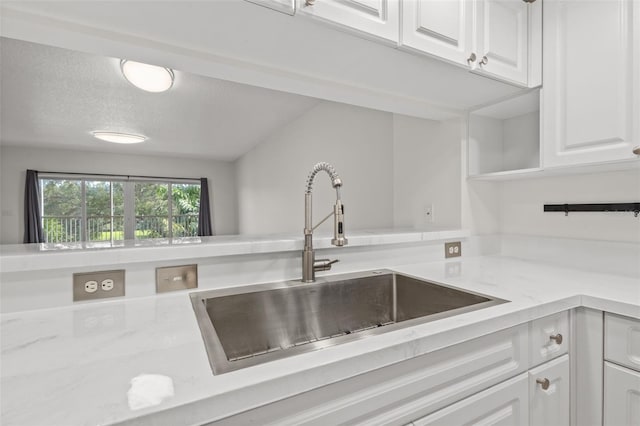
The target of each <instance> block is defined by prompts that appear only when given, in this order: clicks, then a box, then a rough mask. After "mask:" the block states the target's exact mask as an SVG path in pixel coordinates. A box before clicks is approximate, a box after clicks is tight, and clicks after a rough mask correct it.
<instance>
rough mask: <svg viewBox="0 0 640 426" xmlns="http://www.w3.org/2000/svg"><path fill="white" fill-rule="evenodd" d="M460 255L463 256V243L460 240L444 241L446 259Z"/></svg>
mask: <svg viewBox="0 0 640 426" xmlns="http://www.w3.org/2000/svg"><path fill="white" fill-rule="evenodd" d="M460 256H462V243H461V242H460V241H454V242H451V243H444V257H445V259H448V258H450V257H460Z"/></svg>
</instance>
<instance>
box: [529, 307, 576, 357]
mask: <svg viewBox="0 0 640 426" xmlns="http://www.w3.org/2000/svg"><path fill="white" fill-rule="evenodd" d="M529 338H530V339H531V343H530V346H529V347H530V350H531V357H530V359H531V365H538V364H541V363H543V362H546V361H549V360H552V359H554V358H556V357H558V356H560V355H562V354H566V353H567V351H568V349H569V312H567V311H565V312H559V313H557V314H554V315H549V316H547V317H544V318H540V319H537V320H535V321H532V322H531V328H530V331H529Z"/></svg>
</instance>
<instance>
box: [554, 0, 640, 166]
mask: <svg viewBox="0 0 640 426" xmlns="http://www.w3.org/2000/svg"><path fill="white" fill-rule="evenodd" d="M639 9H640V3H639V2H637V1H635V0H593V1H566V0H545V2H544V54H543V57H544V70H543V80H544V87H543V91H542V111H543V123H544V126H543V129H544V133H543V140H544V165H545V167H557V166H567V165H577V164H590V163H601V162H610V161H617V160H625V159H634V158H636V157H637V156H636V155H635V154H633V152H632V151H633V147H634V145H638V144H640V140H639V136H638V135H639V133H640V131H639V120H640V108H639V102H640V96H639V90H640V87H639V86H640V78H639V77H638V76H640V49H639V48H638V46H640V35H639V34H640V10H639Z"/></svg>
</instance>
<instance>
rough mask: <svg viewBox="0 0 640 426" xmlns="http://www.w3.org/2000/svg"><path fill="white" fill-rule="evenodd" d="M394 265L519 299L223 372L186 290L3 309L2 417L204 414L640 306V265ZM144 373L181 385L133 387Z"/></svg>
mask: <svg viewBox="0 0 640 426" xmlns="http://www.w3.org/2000/svg"><path fill="white" fill-rule="evenodd" d="M392 269H393V270H395V271H398V272H402V273H406V274H410V275H414V276H416V277H420V278H425V279H429V280H433V281H437V282H441V283H445V284H448V285H452V286H455V287H459V288H462V289H467V290H471V291H475V292H479V293H484V294H488V295H491V296H494V297H498V298H502V299H507V300H510V301H511V302H510V303H505V304H501V305H497V306H492V307H489V308H486V309H481V310H478V311H474V312H469V313H465V314H461V315H458V316H453V317H449V318H445V319H442V320H438V321H433V322H430V323H426V324H422V325H418V326H414V327H409V328H405V329H402V330H397V331H392V332H389V333H383V334H380V335H375V336H368V337H366V338H364V339H361V340H357V341H354V342H350V343H346V344H343V345H338V346H332V347H328V348H324V349H321V350H318V351H314V352H310V353H306V354H303V355H299V356H295V357H291V358H287V359H282V360H278V361H273V362H270V363H266V364H262V365H259V366H255V367H250V368H246V369H244V370H238V371H234V372H231V373H227V374H223V375H219V376H214V375H213V374H212V373H211V369H210V367H209V363H208V360H207V355H206V352H205V348H204V344H203V341H202V337H201V336H200V331H199V329H198V326H197V324H196V319H195V315H194V313H193V309H192V307H191V302H190V300H189V296H188V293H186V292H181V293H178V294H171V295H161V296H154V297H148V298H134V299H123V300H117V301H106V302H98V303H91V304H83V305H78V306H71V307H65V308H56V309H47V310H39V311H31V312H18V313H12V314H4V315H2V316H1V348H2V364H1V395H2V398H1V400H2V411H1V415H2V417H1V420H2V424H3V425H4V426H10V425H20V426H27V425H45V424H46V425H50V426H52V425H65V426H68V425H96V424H102V425H103V424H111V423H118V422H124V423H126V424H136V425H153V424H167V425H169V424H170V425H175V426H178V425H192V424H201V423H203V422H206V421H210V420H214V419H217V418H222V417H225V416H228V415H231V414H233V413H237V412H240V411H244V410H247V409H250V408H253V407H256V406H260V405H263V404H265V403H269V402H272V401H275V400H278V399H282V398H286V397H288V396H292V395H294V394H297V393H300V392H304V391H307V390H310V389H313V388H316V387H319V386H323V385H326V384H329V383H332V382H335V381H338V380H342V379H345V378H348V377H352V376H354V375H357V374H360V373H364V372H367V371H370V370H373V369H376V368H380V367H382V366H386V365H390V364H393V363H396V362H400V361H403V360H406V359H409V358H412V357H415V356H418V355H422V354H425V353H428V352H431V351H434V350H437V349H439V348H442V347H446V346H449V345H452V344H456V343H459V342H462V341H466V340H469V339H472V338H475V337H479V336H482V335H485V334H488V333H492V332H495V331H498V330H501V329H504V328H508V327H511V326H514V325H516V324H520V323H523V322H527V321H530V320H532V319H536V318H540V317H543V316H546V315H550V314H553V313H556V312H559V311H563V310H566V309H571V308H575V307H578V306H586V307H590V308H595V309H600V310H604V311H608V312H613V313H617V314H620V315H626V316H631V317H635V318H640V280H639V279H638V278H637V277H636V278H629V277H623V276H617V275H611V274H599V273H593V272H584V271H581V270H578V269H575V268H564V267H559V266H552V265H549V264H545V263H540V262H532V261H524V260H518V259H513V258H507V257H500V256H485V257H470V258H464V259H463V260H461V261H460V260H458V261H439V262H432V263H423V264H415V265H408V266H402V267H398V268H392ZM141 375H159V376H164V377H165V378H169V379H170V380H169V383H172V386H173V392H172V393H173V395H172V396H169V397H164V399H163V398H162V396H158V395H153V392H152V393H150V394H149V395H147V397H146V398H145V397H144V396H145V395H144V393H143V394H142V399H140V394H138V398H137V399H129V398H128V395H127V393H128V391H129V390H130V388H131V381H132V379H134V378H140V376H141ZM166 380H168V379H165V382H166ZM139 381H140V379H138V382H139ZM142 389H144V387H142ZM154 397H157V398H154ZM145 404H146V405H149V406H147V407H146V408H139V406H140V405H145Z"/></svg>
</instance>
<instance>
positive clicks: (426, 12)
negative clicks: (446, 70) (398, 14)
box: [400, 0, 473, 65]
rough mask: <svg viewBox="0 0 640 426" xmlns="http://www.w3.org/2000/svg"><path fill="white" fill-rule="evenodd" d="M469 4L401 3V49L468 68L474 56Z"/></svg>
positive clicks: (464, 0)
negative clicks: (415, 51)
mask: <svg viewBox="0 0 640 426" xmlns="http://www.w3.org/2000/svg"><path fill="white" fill-rule="evenodd" d="M472 9H473V3H472V2H471V1H470V0H404V1H403V3H402V33H401V34H402V36H401V41H400V43H401V45H402V46H403V47H406V48H409V49H412V50H417V51H420V52H424V53H428V54H430V55H433V56H436V57H438V58H442V59H446V60H448V61H451V62H454V63H456V64H461V65H467V58H469V56H470V55H471V53H472V52H473V46H472V45H471V42H472V35H473V10H472Z"/></svg>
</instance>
